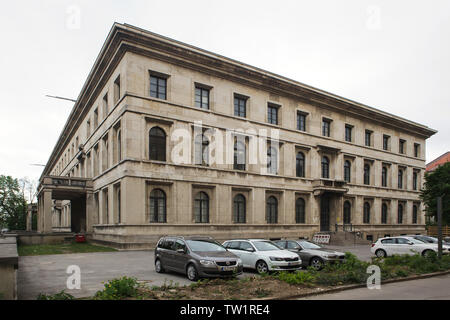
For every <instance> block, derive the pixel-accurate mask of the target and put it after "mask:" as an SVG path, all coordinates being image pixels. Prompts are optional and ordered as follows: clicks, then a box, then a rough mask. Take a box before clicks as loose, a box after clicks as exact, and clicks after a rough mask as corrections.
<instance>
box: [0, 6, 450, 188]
mask: <svg viewBox="0 0 450 320" xmlns="http://www.w3.org/2000/svg"><path fill="white" fill-rule="evenodd" d="M114 21H117V22H121V23H129V24H133V25H136V26H138V27H141V28H144V29H147V30H150V31H153V32H156V33H159V34H161V35H164V36H168V37H170V38H173V39H176V40H179V41H182V42H186V43H189V44H192V45H195V46H197V47H200V48H203V49H206V50H210V51H213V52H215V53H218V54H221V55H224V56H227V57H230V58H233V59H236V60H239V61H242V62H245V63H248V64H250V65H253V66H256V67H259V68H263V69H265V70H268V71H271V72H274V73H277V74H280V75H283V76H286V77H289V78H291V79H294V80H297V81H300V82H303V83H305V84H308V85H311V86H314V87H317V88H320V89H323V90H326V91H329V92H332V93H335V94H338V95H341V96H343V97H346V98H349V99H352V100H356V101H358V102H361V103H364V104H367V105H370V106H372V107H375V108H378V109H381V110H384V111H387V112H390V113H393V114H395V115H398V116H401V117H404V118H407V119H409V120H412V121H416V122H419V123H422V124H424V125H427V126H429V127H431V128H433V129H436V130H438V131H439V133H438V134H436V135H435V136H433V137H432V138H431V139H429V140H428V143H427V154H426V156H427V162H429V161H431V160H433V159H434V158H436V157H438V156H439V155H441V154H443V153H444V152H446V151H449V150H450V139H449V138H450V123H449V120H450V41H449V40H450V1H445V0H443V1H439V0H433V1H411V0H409V1H399V0H396V1H377V0H372V1H364V0H352V1H350V0H348V1H345V0H343V1H335V0H329V1H314V2H313V1H299V0H296V1H282V0H277V1H263V0H258V1H243V0H239V1H234V0H227V1H212V0H210V1H206V0H204V1H196V0H190V1H170V0H163V1H153V0H146V1H144V0H142V1H137V0H136V1H131V0H128V1H106V0H104V1H100V0H95V1H76V0H73V1H63V0H52V1H51V0H48V1H43V0H33V1H20V0H16V1H8V2H6V1H4V2H2V10H1V12H0V27H1V29H0V30H1V31H0V32H1V38H2V39H1V40H2V50H1V56H0V57H1V60H0V64H1V65H0V67H1V72H2V76H1V77H0V94H1V104H0V145H1V148H0V174H6V175H12V176H14V177H18V178H20V177H25V176H28V177H31V178H34V179H37V178H39V176H40V174H41V172H42V169H43V168H42V167H36V166H31V165H30V164H45V163H46V162H47V160H48V158H49V156H50V153H51V151H52V150H53V147H54V146H55V144H56V141H57V139H58V137H59V134H60V133H61V130H62V128H63V126H64V124H65V122H66V120H67V117H68V115H69V113H70V110H71V108H72V106H73V104H72V103H71V102H65V101H61V100H54V99H49V98H46V97H45V95H46V94H52V95H58V96H64V97H70V98H77V97H78V95H79V93H80V90H81V87H82V86H83V84H84V82H85V80H86V77H87V75H88V73H89V71H90V69H91V67H92V65H93V63H94V60H95V59H96V57H97V55H98V53H99V51H100V49H101V46H102V44H103V42H104V40H105V39H106V37H107V35H108V32H109V30H110V28H111V26H112V24H113V22H114Z"/></svg>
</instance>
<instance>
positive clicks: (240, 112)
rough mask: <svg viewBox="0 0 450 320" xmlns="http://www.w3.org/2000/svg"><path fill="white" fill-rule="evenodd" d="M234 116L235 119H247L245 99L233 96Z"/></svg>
mask: <svg viewBox="0 0 450 320" xmlns="http://www.w3.org/2000/svg"><path fill="white" fill-rule="evenodd" d="M234 115H235V116H236V117H242V118H245V117H247V98H244V97H242V96H239V95H236V94H235V95H234Z"/></svg>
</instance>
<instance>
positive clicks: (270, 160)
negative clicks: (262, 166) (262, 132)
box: [267, 147, 278, 174]
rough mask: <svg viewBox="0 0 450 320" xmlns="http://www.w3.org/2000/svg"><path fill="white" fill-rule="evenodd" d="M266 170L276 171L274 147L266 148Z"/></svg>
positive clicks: (275, 151) (276, 157)
mask: <svg viewBox="0 0 450 320" xmlns="http://www.w3.org/2000/svg"><path fill="white" fill-rule="evenodd" d="M267 172H268V173H271V174H277V173H278V151H277V149H276V148H274V147H269V148H268V149H267Z"/></svg>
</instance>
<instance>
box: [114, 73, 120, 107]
mask: <svg viewBox="0 0 450 320" xmlns="http://www.w3.org/2000/svg"><path fill="white" fill-rule="evenodd" d="M119 99H120V75H119V76H118V77H117V79H116V81H114V104H116V103H117V101H119Z"/></svg>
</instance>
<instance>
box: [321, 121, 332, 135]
mask: <svg viewBox="0 0 450 320" xmlns="http://www.w3.org/2000/svg"><path fill="white" fill-rule="evenodd" d="M330 130H331V121H330V120H328V119H323V120H322V136H324V137H329V136H330Z"/></svg>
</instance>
